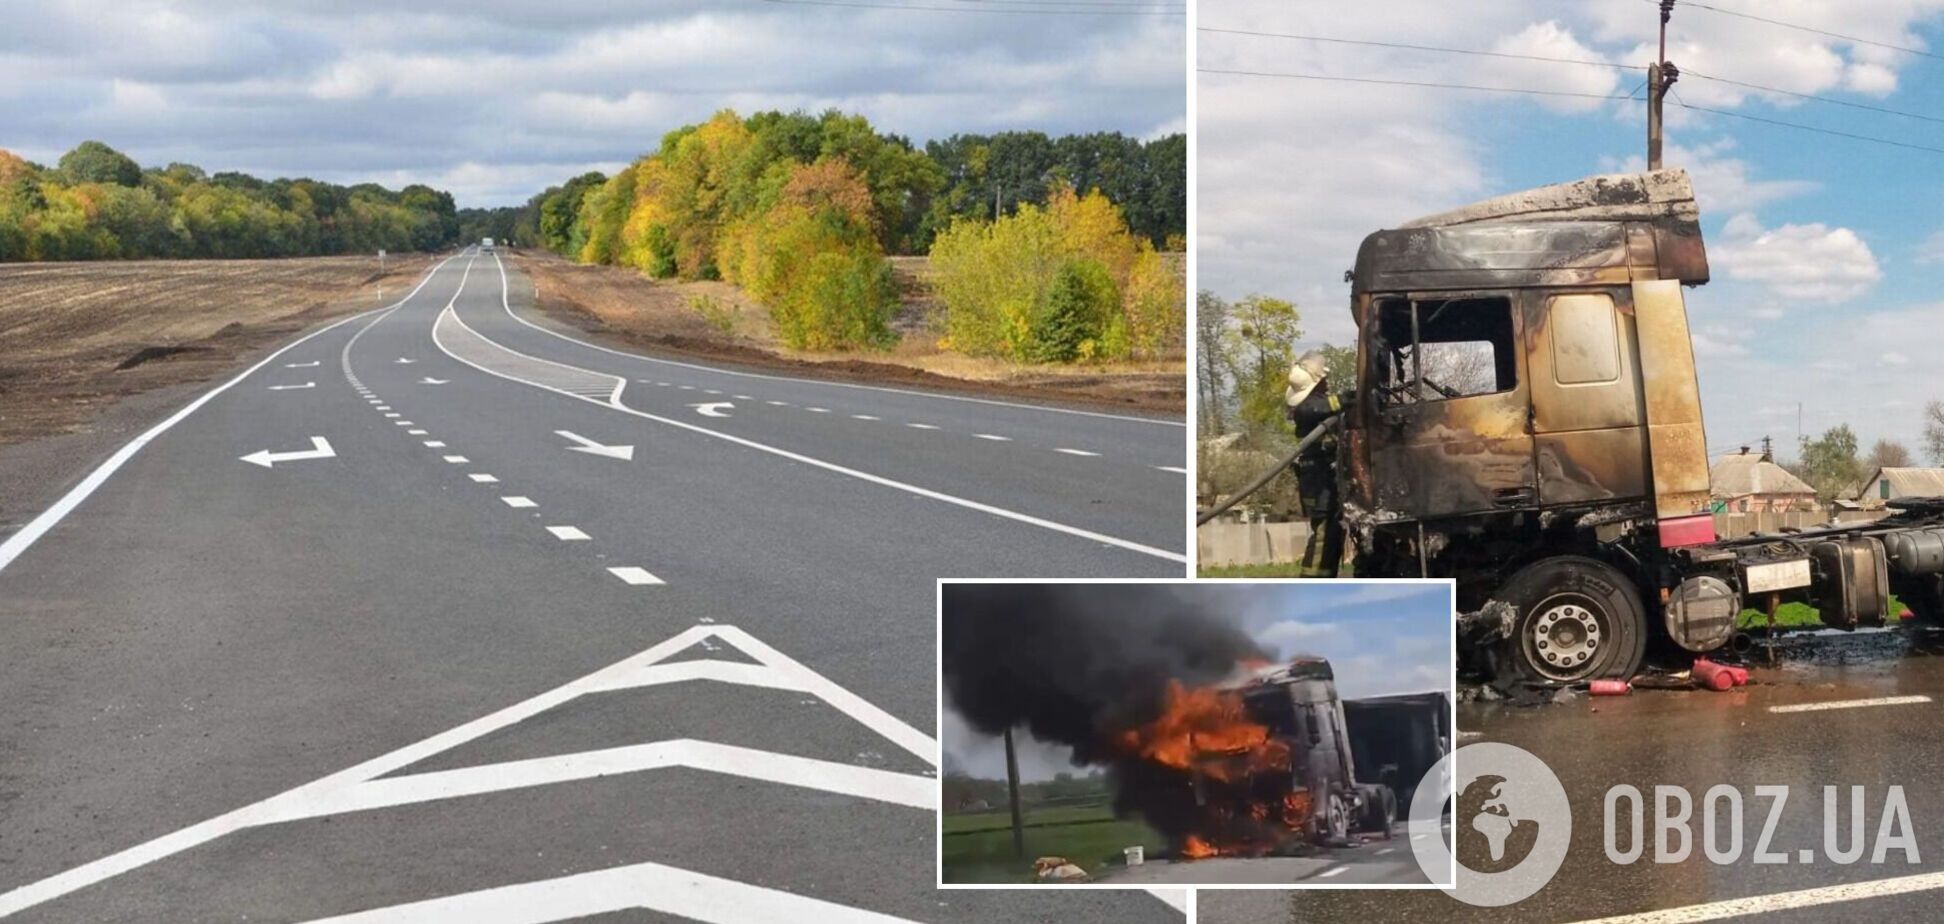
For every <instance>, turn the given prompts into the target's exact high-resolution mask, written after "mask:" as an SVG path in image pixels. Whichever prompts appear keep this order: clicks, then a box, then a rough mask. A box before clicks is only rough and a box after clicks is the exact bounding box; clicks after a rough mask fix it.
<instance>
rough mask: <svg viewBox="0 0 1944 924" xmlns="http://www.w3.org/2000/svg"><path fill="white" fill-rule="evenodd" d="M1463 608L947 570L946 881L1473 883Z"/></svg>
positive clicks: (1303, 589) (1327, 591)
mask: <svg viewBox="0 0 1944 924" xmlns="http://www.w3.org/2000/svg"><path fill="white" fill-rule="evenodd" d="M1454 605H1455V592H1454V589H1453V583H1452V582H1451V581H1450V580H1446V579H1421V580H1294V579H1291V580H1245V579H1235V580H1206V579H1204V580H1188V579H1185V578H1184V579H1148V580H1135V579H1099V580H972V579H946V580H941V581H939V583H938V606H937V613H938V620H939V624H938V640H939V647H938V668H939V674H938V742H939V748H940V762H939V802H938V805H939V818H938V825H937V829H936V830H937V841H938V850H937V873H938V885H939V888H941V889H1036V890H1043V889H1049V888H1051V889H1145V890H1149V891H1156V890H1165V889H1177V888H1222V889H1283V890H1287V889H1449V888H1452V887H1453V883H1455V882H1456V879H1457V866H1456V862H1455V860H1454V859H1453V858H1452V852H1451V851H1450V849H1449V847H1448V845H1449V844H1450V842H1451V830H1450V824H1451V809H1452V787H1451V780H1452V779H1453V778H1454V774H1453V773H1451V772H1449V771H1450V770H1451V765H1452V761H1451V759H1450V755H1451V754H1452V752H1453V750H1454V749H1455V748H1456V746H1457V741H1456V729H1457V695H1456V694H1457V668H1456V663H1457V661H1456V657H1455V651H1456V646H1457V636H1456V622H1455V620H1454V618H1453V615H1452V614H1453V612H1454V609H1453V607H1454ZM1427 786H1428V787H1430V789H1428V790H1427V788H1426V787H1427ZM1427 797H1428V798H1432V799H1435V800H1436V801H1435V802H1432V803H1424V802H1423V801H1422V800H1424V799H1425V798H1427ZM1413 805H1417V806H1419V811H1417V812H1415V813H1413V812H1412V811H1411V807H1412V806H1413ZM1414 816H1415V818H1416V820H1413V817H1414ZM1427 869H1431V870H1436V871H1439V873H1440V874H1439V875H1435V876H1434V875H1430V874H1428V873H1427V872H1426V870H1427Z"/></svg>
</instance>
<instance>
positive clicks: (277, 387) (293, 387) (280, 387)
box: [270, 382, 317, 391]
mask: <svg viewBox="0 0 1944 924" xmlns="http://www.w3.org/2000/svg"><path fill="white" fill-rule="evenodd" d="M316 387H317V383H316V382H305V383H304V384H302V385H272V386H270V390H271V391H294V390H296V389H299V388H316Z"/></svg>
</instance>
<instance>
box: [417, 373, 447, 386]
mask: <svg viewBox="0 0 1944 924" xmlns="http://www.w3.org/2000/svg"><path fill="white" fill-rule="evenodd" d="M451 381H452V380H451V379H435V378H433V377H431V376H429V375H428V376H426V377H425V378H422V379H419V384H420V385H446V384H449V383H451Z"/></svg>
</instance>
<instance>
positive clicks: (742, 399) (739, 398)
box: [732, 395, 756, 401]
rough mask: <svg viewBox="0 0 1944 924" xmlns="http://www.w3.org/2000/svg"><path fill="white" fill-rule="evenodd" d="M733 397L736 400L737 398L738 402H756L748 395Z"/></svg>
mask: <svg viewBox="0 0 1944 924" xmlns="http://www.w3.org/2000/svg"><path fill="white" fill-rule="evenodd" d="M732 397H734V398H735V399H736V400H737V401H754V400H756V399H754V398H751V397H750V396H748V395H734V396H732Z"/></svg>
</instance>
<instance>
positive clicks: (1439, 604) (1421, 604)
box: [939, 581, 1455, 780]
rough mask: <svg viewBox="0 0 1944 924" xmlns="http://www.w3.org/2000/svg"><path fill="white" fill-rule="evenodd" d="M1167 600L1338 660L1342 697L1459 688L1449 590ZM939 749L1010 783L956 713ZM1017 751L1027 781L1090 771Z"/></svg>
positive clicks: (1187, 593) (1260, 638)
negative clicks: (1454, 678)
mask: <svg viewBox="0 0 1944 924" xmlns="http://www.w3.org/2000/svg"><path fill="white" fill-rule="evenodd" d="M1167 591H1168V592H1169V593H1172V594H1174V595H1175V596H1176V597H1178V598H1179V599H1181V600H1182V601H1184V603H1185V604H1186V605H1193V606H1196V607H1197V608H1201V609H1205V610H1206V611H1208V612H1211V613H1218V614H1221V616H1220V618H1226V619H1232V620H1234V621H1235V622H1236V624H1237V625H1239V626H1241V627H1242V629H1243V630H1244V631H1246V632H1247V633H1248V634H1249V636H1250V637H1251V638H1254V639H1255V640H1256V642H1257V644H1259V645H1261V646H1262V648H1263V649H1264V650H1265V651H1266V652H1268V653H1269V654H1270V655H1272V656H1274V657H1276V658H1279V659H1280V658H1288V657H1290V656H1293V655H1296V654H1311V655H1322V656H1323V657H1326V658H1328V659H1330V664H1331V666H1332V667H1334V668H1335V670H1336V677H1337V690H1338V692H1339V693H1340V694H1342V695H1343V696H1345V697H1352V698H1354V697H1361V696H1380V695H1383V694H1388V693H1419V692H1424V691H1427V690H1449V689H1450V688H1451V665H1452V663H1453V661H1454V660H1455V653H1454V652H1453V651H1452V641H1451V626H1452V616H1451V597H1450V588H1449V586H1448V585H1446V584H1442V583H1432V584H1419V583H1399V582H1383V581H1364V582H1355V581H1326V582H1318V583H1295V582H1274V581H1265V582H1255V583H1232V584H1231V583H1212V582H1206V581H1197V582H1193V583H1187V584H1173V585H1167ZM939 742H940V744H941V746H942V747H943V748H944V750H945V751H946V761H947V763H948V764H949V765H950V766H952V767H953V768H962V769H965V770H967V771H968V772H970V773H972V774H974V775H976V776H984V777H988V778H995V779H996V778H1003V777H1004V776H1005V772H1006V769H1005V749H1004V746H1003V745H1002V744H1001V743H1000V739H998V738H987V737H985V736H982V735H978V734H976V733H974V732H972V731H971V729H970V728H968V727H967V726H966V725H965V723H964V722H962V721H960V720H959V719H958V717H957V716H956V715H954V714H953V713H952V712H951V710H949V709H947V710H945V713H944V727H943V728H941V729H940V735H939ZM1019 744H1020V755H1019V757H1020V775H1021V776H1022V777H1023V778H1025V779H1028V780H1045V779H1051V778H1052V777H1053V775H1054V774H1055V773H1060V772H1070V773H1084V772H1085V771H1084V770H1081V769H1076V768H1074V767H1073V766H1072V764H1071V761H1070V758H1069V755H1070V753H1071V752H1070V751H1068V750H1067V749H1066V748H1064V747H1060V746H1057V745H1048V744H1042V743H1040V742H1036V741H1032V740H1031V739H1026V738H1022V739H1021V741H1020V742H1019Z"/></svg>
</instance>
